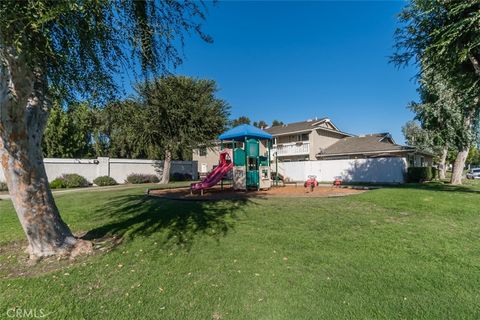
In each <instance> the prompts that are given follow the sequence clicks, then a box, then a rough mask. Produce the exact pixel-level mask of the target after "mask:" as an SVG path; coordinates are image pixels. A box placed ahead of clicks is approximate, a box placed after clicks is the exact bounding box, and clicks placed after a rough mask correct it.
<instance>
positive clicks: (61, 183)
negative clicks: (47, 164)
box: [50, 173, 90, 188]
mask: <svg viewBox="0 0 480 320" xmlns="http://www.w3.org/2000/svg"><path fill="white" fill-rule="evenodd" d="M52 183H53V184H54V186H56V187H57V188H81V187H88V186H89V185H90V183H89V182H88V181H87V179H85V178H84V177H82V176H81V175H79V174H76V173H66V174H63V175H62V176H61V177H58V178H56V179H55V180H53V181H52V182H51V183H50V186H52ZM52 188H53V187H52Z"/></svg>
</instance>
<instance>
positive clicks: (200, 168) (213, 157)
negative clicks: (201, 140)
mask: <svg viewBox="0 0 480 320" xmlns="http://www.w3.org/2000/svg"><path fill="white" fill-rule="evenodd" d="M219 157H220V146H215V147H212V148H207V153H206V155H202V156H201V155H200V149H193V152H192V159H193V161H196V162H197V164H198V165H197V172H199V173H207V172H210V171H212V170H213V167H214V166H216V165H217V164H218V160H219ZM205 168H206V170H205Z"/></svg>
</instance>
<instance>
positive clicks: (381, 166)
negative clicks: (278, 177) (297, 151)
mask: <svg viewBox="0 0 480 320" xmlns="http://www.w3.org/2000/svg"><path fill="white" fill-rule="evenodd" d="M278 165H279V173H280V174H282V175H283V176H284V177H285V179H288V180H289V181H305V180H306V179H307V178H308V176H309V175H316V176H317V180H318V181H333V180H335V178H336V177H341V179H342V180H343V181H349V182H372V183H403V182H405V173H406V169H407V161H406V159H405V158H400V157H390V158H372V159H346V160H315V161H298V162H297V161H296V162H281V163H279V164H278ZM272 168H273V170H272V171H275V167H274V166H273V167H272Z"/></svg>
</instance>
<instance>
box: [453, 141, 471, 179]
mask: <svg viewBox="0 0 480 320" xmlns="http://www.w3.org/2000/svg"><path fill="white" fill-rule="evenodd" d="M468 150H469V148H464V149H462V150H460V151H459V152H458V154H457V158H455V163H454V164H453V172H452V179H451V180H450V183H451V184H455V185H458V184H462V176H463V169H464V168H465V161H466V160H467V156H468Z"/></svg>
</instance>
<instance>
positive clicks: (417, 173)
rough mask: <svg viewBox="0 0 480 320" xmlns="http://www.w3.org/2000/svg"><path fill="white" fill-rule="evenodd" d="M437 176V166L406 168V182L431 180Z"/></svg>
mask: <svg viewBox="0 0 480 320" xmlns="http://www.w3.org/2000/svg"><path fill="white" fill-rule="evenodd" d="M436 177H437V168H433V167H409V168H408V169H407V182H413V183H417V182H425V181H432V180H433V179H435V178H436Z"/></svg>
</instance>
